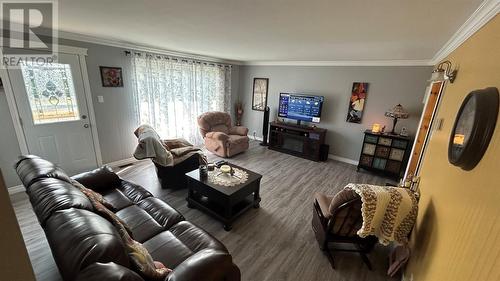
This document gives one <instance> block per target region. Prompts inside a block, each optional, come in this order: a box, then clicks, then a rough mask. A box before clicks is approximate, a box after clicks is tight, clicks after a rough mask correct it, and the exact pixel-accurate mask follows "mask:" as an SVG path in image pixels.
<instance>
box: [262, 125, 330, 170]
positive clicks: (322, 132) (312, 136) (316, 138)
mask: <svg viewBox="0 0 500 281" xmlns="http://www.w3.org/2000/svg"><path fill="white" fill-rule="evenodd" d="M326 131H327V130H326V129H322V128H314V127H306V126H298V125H290V124H285V123H279V122H271V123H270V130H269V132H270V136H269V149H272V150H276V151H280V152H284V153H288V154H291V155H295V156H298V157H302V158H306V159H310V160H313V161H321V160H326V158H327V156H328V145H325V138H326Z"/></svg>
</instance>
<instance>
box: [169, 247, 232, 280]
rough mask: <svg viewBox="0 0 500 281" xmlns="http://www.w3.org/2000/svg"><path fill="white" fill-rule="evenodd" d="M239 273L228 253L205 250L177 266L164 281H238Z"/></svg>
mask: <svg viewBox="0 0 500 281" xmlns="http://www.w3.org/2000/svg"><path fill="white" fill-rule="evenodd" d="M240 278H241V274H240V271H239V269H238V267H236V265H234V264H233V261H232V258H231V255H229V254H228V253H225V252H222V251H218V250H212V249H205V250H201V251H199V252H197V253H196V254H194V255H192V256H191V257H189V258H188V259H186V260H185V261H183V262H182V263H181V264H179V265H178V266H177V267H176V268H175V269H174V270H173V271H172V272H171V273H170V274H169V275H168V277H167V280H166V281H199V280H203V281H220V280H228V281H239V280H240Z"/></svg>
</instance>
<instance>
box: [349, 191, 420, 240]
mask: <svg viewBox="0 0 500 281" xmlns="http://www.w3.org/2000/svg"><path fill="white" fill-rule="evenodd" d="M344 189H351V190H353V191H355V192H356V193H357V194H358V195H359V196H360V197H361V202H362V205H361V214H362V216H363V226H362V227H361V229H360V230H358V235H359V236H360V237H366V236H368V235H375V236H377V237H378V239H379V242H380V243H381V244H383V245H388V244H389V242H392V241H395V242H396V243H399V244H406V243H408V235H409V234H410V231H411V229H412V228H413V225H414V224H415V221H416V219H417V212H418V200H417V197H416V195H415V194H414V193H413V192H412V191H411V190H409V189H406V188H400V187H394V186H378V185H370V184H353V183H350V184H348V185H347V186H346V187H344Z"/></svg>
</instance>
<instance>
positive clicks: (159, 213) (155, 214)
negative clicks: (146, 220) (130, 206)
mask: <svg viewBox="0 0 500 281" xmlns="http://www.w3.org/2000/svg"><path fill="white" fill-rule="evenodd" d="M137 206H139V207H141V208H142V209H143V210H145V211H146V212H147V213H148V214H149V215H150V216H151V217H152V218H153V219H155V221H156V222H157V223H158V224H160V225H161V226H162V227H163V229H169V228H170V227H171V226H172V225H174V224H176V223H178V222H180V221H183V220H184V217H183V216H182V215H181V214H180V213H179V212H177V210H176V209H174V208H172V207H170V205H168V204H167V203H165V202H164V201H163V200H160V199H158V198H155V197H149V198H146V199H144V200H142V201H141V202H139V203H137Z"/></svg>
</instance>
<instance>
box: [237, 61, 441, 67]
mask: <svg viewBox="0 0 500 281" xmlns="http://www.w3.org/2000/svg"><path fill="white" fill-rule="evenodd" d="M241 64H242V65H256V66H257V65H263V66H264V65H267V66H429V65H432V64H430V62H429V60H340V61H245V62H242V63H241Z"/></svg>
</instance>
